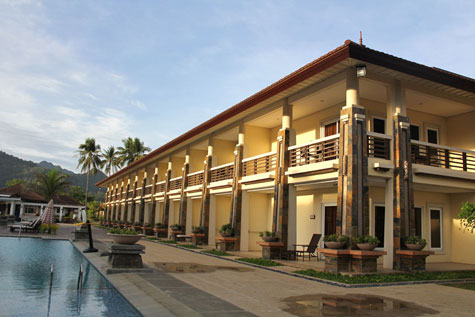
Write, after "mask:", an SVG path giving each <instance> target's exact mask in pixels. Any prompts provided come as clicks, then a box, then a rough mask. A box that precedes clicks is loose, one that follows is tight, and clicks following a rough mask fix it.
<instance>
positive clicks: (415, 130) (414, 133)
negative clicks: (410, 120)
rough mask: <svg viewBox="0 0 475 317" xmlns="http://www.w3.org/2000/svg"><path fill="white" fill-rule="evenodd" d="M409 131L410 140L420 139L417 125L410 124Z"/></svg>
mask: <svg viewBox="0 0 475 317" xmlns="http://www.w3.org/2000/svg"><path fill="white" fill-rule="evenodd" d="M409 129H410V130H411V131H410V132H411V140H416V141H420V140H421V138H420V136H419V126H417V125H413V124H411V126H410V128H409Z"/></svg>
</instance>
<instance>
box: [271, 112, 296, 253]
mask: <svg viewBox="0 0 475 317" xmlns="http://www.w3.org/2000/svg"><path fill="white" fill-rule="evenodd" d="M282 110H283V113H282V129H280V130H279V133H278V135H277V153H276V154H277V156H276V168H275V179H274V210H273V218H272V232H274V233H275V234H276V236H277V237H278V238H279V241H281V242H282V243H283V244H284V250H288V249H289V245H288V241H289V200H290V199H295V195H293V196H294V197H290V192H289V183H288V176H287V175H285V171H287V169H288V167H289V146H291V145H293V143H294V142H295V141H294V140H295V135H294V134H295V133H294V131H293V130H292V105H289V104H288V103H286V104H285V105H284V106H283V109H282ZM292 205H293V204H292ZM291 212H295V210H293V211H291Z"/></svg>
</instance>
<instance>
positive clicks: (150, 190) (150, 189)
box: [144, 184, 152, 195]
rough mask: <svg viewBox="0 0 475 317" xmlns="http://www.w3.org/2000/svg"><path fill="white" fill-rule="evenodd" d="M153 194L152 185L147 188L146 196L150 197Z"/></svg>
mask: <svg viewBox="0 0 475 317" xmlns="http://www.w3.org/2000/svg"><path fill="white" fill-rule="evenodd" d="M151 193H152V185H151V184H150V185H147V186H145V193H144V195H150V194H151Z"/></svg>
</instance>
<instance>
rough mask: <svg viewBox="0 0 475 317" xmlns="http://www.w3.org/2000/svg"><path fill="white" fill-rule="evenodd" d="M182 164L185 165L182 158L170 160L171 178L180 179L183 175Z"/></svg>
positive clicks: (175, 157)
mask: <svg viewBox="0 0 475 317" xmlns="http://www.w3.org/2000/svg"><path fill="white" fill-rule="evenodd" d="M183 164H185V158H184V157H177V156H174V157H173V158H172V178H175V177H180V176H182V175H183V170H182V168H183Z"/></svg>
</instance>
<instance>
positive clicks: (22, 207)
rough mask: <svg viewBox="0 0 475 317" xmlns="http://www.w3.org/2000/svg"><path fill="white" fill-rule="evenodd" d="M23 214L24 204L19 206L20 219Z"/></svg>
mask: <svg viewBox="0 0 475 317" xmlns="http://www.w3.org/2000/svg"><path fill="white" fill-rule="evenodd" d="M24 212H25V204H23V203H22V204H21V205H20V218H21V217H23V213H24Z"/></svg>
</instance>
